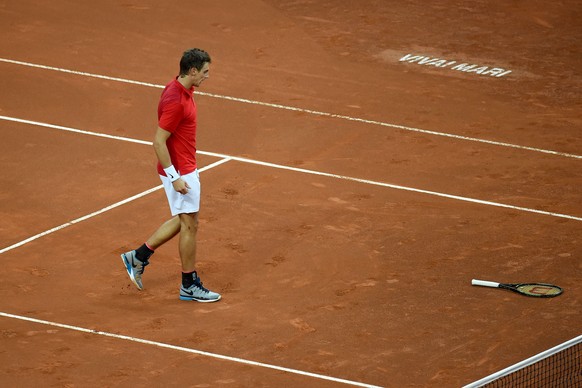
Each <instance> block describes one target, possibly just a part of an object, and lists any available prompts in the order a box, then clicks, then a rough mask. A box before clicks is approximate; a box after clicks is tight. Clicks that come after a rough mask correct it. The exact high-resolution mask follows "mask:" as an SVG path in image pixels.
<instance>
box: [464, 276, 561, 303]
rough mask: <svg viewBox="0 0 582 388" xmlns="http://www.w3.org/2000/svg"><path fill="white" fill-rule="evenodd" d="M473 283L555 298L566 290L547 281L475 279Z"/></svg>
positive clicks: (537, 296) (539, 296)
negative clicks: (503, 281) (497, 281)
mask: <svg viewBox="0 0 582 388" xmlns="http://www.w3.org/2000/svg"><path fill="white" fill-rule="evenodd" d="M471 284H472V285H474V286H483V287H493V288H502V289H504V290H510V291H513V292H517V293H519V294H522V295H527V296H533V297H536V298H553V297H554V296H558V295H560V294H561V293H562V292H564V290H562V288H561V287H558V286H555V285H553V284H546V283H496V282H488V281H486V280H477V279H473V280H471Z"/></svg>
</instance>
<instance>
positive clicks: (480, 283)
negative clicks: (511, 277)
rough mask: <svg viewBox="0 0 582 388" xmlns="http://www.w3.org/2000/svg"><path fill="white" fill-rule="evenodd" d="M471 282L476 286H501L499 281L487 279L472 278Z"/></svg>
mask: <svg viewBox="0 0 582 388" xmlns="http://www.w3.org/2000/svg"><path fill="white" fill-rule="evenodd" d="M471 284H472V285H474V286H483V287H493V288H497V287H499V283H495V282H488V281H486V280H477V279H473V280H471Z"/></svg>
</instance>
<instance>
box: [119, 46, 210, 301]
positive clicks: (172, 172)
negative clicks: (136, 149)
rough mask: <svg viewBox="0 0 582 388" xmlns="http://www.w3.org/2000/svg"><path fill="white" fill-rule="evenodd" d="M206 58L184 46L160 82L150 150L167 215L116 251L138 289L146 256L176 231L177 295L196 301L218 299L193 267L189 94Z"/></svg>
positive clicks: (195, 202) (195, 194)
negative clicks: (140, 239)
mask: <svg viewBox="0 0 582 388" xmlns="http://www.w3.org/2000/svg"><path fill="white" fill-rule="evenodd" d="M210 62H211V60H210V55H209V54H208V53H207V52H206V51H204V50H201V49H196V48H195V49H191V50H187V51H185V52H184V54H183V56H182V59H181V60H180V74H179V75H178V76H177V77H176V79H175V80H173V81H171V82H170V83H169V84H168V85H166V88H165V89H164V91H163V92H162V95H161V98H160V102H159V105H158V128H157V130H156V134H155V138H154V149H155V152H156V156H157V158H158V173H159V175H160V179H161V180H162V183H163V185H164V189H165V191H166V196H167V198H168V203H169V205H170V211H171V213H172V216H173V218H171V219H170V220H168V221H166V222H165V223H164V224H162V225H161V226H160V227H159V228H158V230H156V231H155V232H154V234H153V235H151V236H150V238H148V239H147V241H146V242H145V243H144V244H143V245H142V246H140V247H139V248H137V249H136V250H133V251H130V252H126V253H124V254H122V255H121V258H122V260H123V263H124V265H125V268H126V269H127V273H128V275H129V277H130V279H131V281H132V282H133V283H134V284H135V285H136V286H137V288H138V289H140V290H142V289H143V284H142V275H143V272H144V269H145V267H146V265H148V264H149V259H150V257H151V255H152V254H153V253H154V251H155V250H156V249H157V248H159V247H160V246H161V245H163V244H164V243H166V242H167V241H169V240H170V239H172V238H173V237H174V236H175V235H177V234H180V241H179V251H180V259H181V261H182V285H181V287H180V299H181V300H190V301H198V302H216V301H218V300H220V294H218V293H216V292H212V291H210V290H208V289H207V288H205V287H204V286H203V285H202V281H201V280H200V277H199V276H198V274H197V273H196V270H195V261H196V232H197V230H198V211H199V210H200V179H199V176H198V170H197V165H196V103H195V102H194V98H193V93H194V88H195V87H199V86H200V85H201V84H202V82H204V80H206V79H207V78H208V75H209V67H210Z"/></svg>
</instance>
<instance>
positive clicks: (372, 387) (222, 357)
mask: <svg viewBox="0 0 582 388" xmlns="http://www.w3.org/2000/svg"><path fill="white" fill-rule="evenodd" d="M0 316H3V317H6V318H12V319H19V320H22V321H28V322H34V323H39V324H42V325H48V326H54V327H60V328H63V329H69V330H74V331H80V332H82V333H89V334H95V335H100V336H104V337H112V338H116V339H121V340H125V341H132V342H137V343H141V344H146V345H152V346H157V347H160V348H166V349H171V350H178V351H181V352H186V353H192V354H197V355H200V356H204V357H211V358H216V359H219V360H225V361H231V362H235V363H239V364H245V365H251V366H258V367H261V368H267V369H274V370H277V371H281V372H287V373H292V374H297V375H302V376H307V377H313V378H316V379H320V380H328V381H333V382H336V383H343V384H348V385H353V386H357V387H365V388H382V387H380V386H378V385H370V384H365V383H360V382H357V381H351V380H345V379H340V378H337V377H331V376H325V375H320V374H317V373H312V372H305V371H301V370H298V369H291V368H285V367H282V366H277V365H272V364H265V363H262V362H257V361H250V360H245V359H242V358H237V357H231V356H225V355H222V354H217V353H210V352H205V351H202V350H197V349H192V348H185V347H182V346H176V345H170V344H166V343H163V342H156V341H150V340H146V339H141V338H135V337H129V336H126V335H121V334H113V333H108V332H105V331H99V330H92V329H86V328H83V327H79V326H72V325H67V324H63V323H57V322H50V321H45V320H42V319H36V318H30V317H25V316H21V315H14V314H9V313H5V312H1V311H0Z"/></svg>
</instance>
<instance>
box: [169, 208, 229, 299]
mask: <svg viewBox="0 0 582 388" xmlns="http://www.w3.org/2000/svg"><path fill="white" fill-rule="evenodd" d="M197 233H198V213H188V214H180V246H179V248H180V259H181V260H182V286H181V287H180V299H181V300H195V301H197V302H216V301H218V300H220V294H217V293H216V292H212V291H210V290H208V289H207V288H205V287H204V286H203V285H202V281H201V280H200V278H199V277H198V274H197V273H196V271H195V268H196V234H197Z"/></svg>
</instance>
